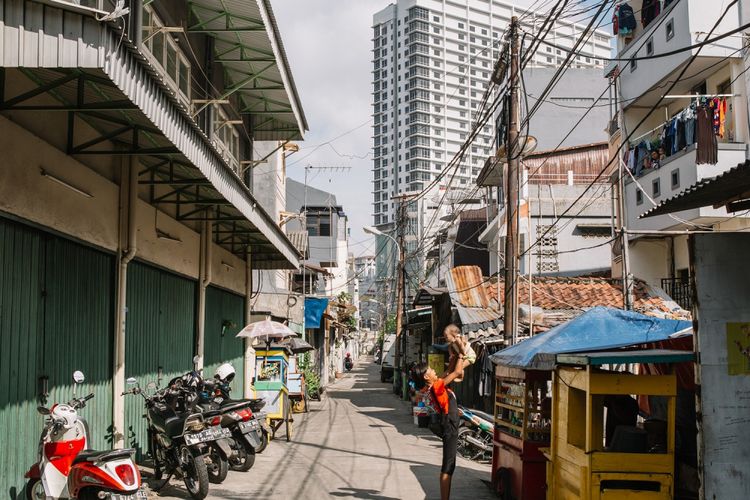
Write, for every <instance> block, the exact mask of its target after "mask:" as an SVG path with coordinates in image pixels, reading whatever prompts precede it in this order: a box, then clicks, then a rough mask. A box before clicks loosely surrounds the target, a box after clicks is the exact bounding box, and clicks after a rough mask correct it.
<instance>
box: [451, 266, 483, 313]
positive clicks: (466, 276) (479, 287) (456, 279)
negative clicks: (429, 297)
mask: <svg viewBox="0 0 750 500" xmlns="http://www.w3.org/2000/svg"><path fill="white" fill-rule="evenodd" d="M445 284H446V285H447V287H448V293H450V296H451V300H452V301H453V304H455V305H460V306H464V307H483V308H486V307H488V306H489V303H490V300H489V297H488V295H487V291H486V290H485V288H484V280H483V279H482V270H481V268H480V267H479V266H459V267H454V268H453V269H451V270H450V272H449V273H448V275H447V276H446V278H445Z"/></svg>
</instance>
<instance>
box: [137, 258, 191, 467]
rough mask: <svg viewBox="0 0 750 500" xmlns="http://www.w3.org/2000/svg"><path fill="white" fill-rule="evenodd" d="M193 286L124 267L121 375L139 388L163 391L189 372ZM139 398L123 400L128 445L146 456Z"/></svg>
mask: <svg viewBox="0 0 750 500" xmlns="http://www.w3.org/2000/svg"><path fill="white" fill-rule="evenodd" d="M195 286H196V285H195V282H194V281H191V280H189V279H186V278H183V277H180V276H177V275H175V274H172V273H169V272H167V271H163V270H160V269H157V268H155V267H151V266H148V265H146V264H143V263H140V262H132V263H131V264H130V265H129V266H128V283H127V288H128V290H127V303H128V310H127V315H126V318H125V376H126V377H135V378H136V379H138V383H139V384H140V386H141V387H142V388H144V389H145V388H146V385H147V384H148V383H149V382H155V383H156V384H157V385H158V386H159V387H160V388H161V387H164V386H165V385H166V383H167V382H169V380H170V379H171V378H173V377H176V376H178V375H181V374H183V373H185V372H186V371H188V370H190V369H191V368H192V358H193V350H194V349H193V345H194V342H195V297H196V288H195ZM143 413H144V405H143V399H142V398H140V397H134V396H128V397H127V398H126V400H125V433H126V436H125V439H126V446H129V447H132V448H135V449H136V450H137V451H138V457H139V459H140V458H141V457H143V455H144V454H145V453H146V451H147V449H148V446H147V442H146V423H145V420H144V419H143Z"/></svg>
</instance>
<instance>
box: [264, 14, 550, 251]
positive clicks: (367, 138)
mask: <svg viewBox="0 0 750 500" xmlns="http://www.w3.org/2000/svg"><path fill="white" fill-rule="evenodd" d="M271 3H272V7H273V10H274V13H275V15H276V18H277V21H278V24H279V29H280V31H281V38H282V40H283V43H284V47H285V49H286V52H287V56H288V58H289V62H290V65H291V69H292V74H293V75H294V79H295V82H296V85H297V89H298V91H299V94H300V99H301V101H302V107H303V109H304V111H305V115H306V116H307V120H308V123H309V125H310V131H309V132H308V133H307V135H306V137H305V141H303V142H300V144H299V145H300V152H299V153H296V154H295V155H293V156H291V157H290V158H289V164H290V167H289V169H288V175H289V176H290V177H292V178H294V179H297V180H300V181H302V180H303V179H304V170H303V167H304V165H307V164H310V165H313V166H332V167H336V166H346V167H351V171H350V172H348V173H346V172H333V173H329V172H317V173H313V174H311V175H310V178H311V179H312V180H311V182H310V185H312V186H315V187H317V188H320V189H324V190H326V191H330V192H332V193H334V194H335V195H336V197H337V199H338V201H339V203H340V204H341V205H342V206H343V207H344V210H345V211H346V212H347V214H348V215H349V221H350V227H351V228H352V238H351V240H352V242H358V241H363V240H366V239H369V238H368V237H367V236H366V235H365V234H364V233H363V232H362V230H361V228H362V227H363V226H367V225H371V224H372V215H371V213H372V193H371V191H372V172H371V168H372V162H371V161H370V159H369V158H370V156H369V153H370V152H371V151H372V138H371V134H372V129H371V126H369V125H367V126H364V127H361V128H359V129H358V130H356V131H354V132H352V133H350V134H348V135H346V136H345V137H342V138H340V139H337V140H336V141H335V142H333V144H332V145H333V148H335V150H336V151H338V152H339V153H340V154H341V155H342V156H340V155H339V154H337V153H336V152H335V151H334V150H333V149H332V148H331V147H330V146H323V147H320V148H318V149H317V150H315V151H314V152H312V153H311V151H312V149H314V147H315V146H317V145H319V144H320V143H322V142H325V141H328V140H330V139H333V138H334V137H337V136H339V135H341V134H342V133H344V132H347V131H349V130H351V129H353V128H355V127H357V126H358V125H361V124H362V123H363V122H365V121H367V120H368V119H370V117H371V113H372V107H371V97H372V96H371V90H372V87H371V77H372V75H371V73H370V72H371V70H372V62H371V58H372V54H371V49H372V42H371V36H372V16H373V14H374V13H376V12H378V11H379V10H382V9H383V8H385V7H386V6H388V5H389V4H390V3H392V2H391V1H389V0H356V1H355V0H305V1H301V0H272V2H271ZM532 3H534V2H533V0H521V1H518V2H516V4H517V5H530V4H532ZM544 3H546V2H544ZM346 155H353V156H355V157H348V156H346ZM365 155H367V156H366V158H357V157H363V156H365ZM300 158H304V159H303V160H302V161H300V160H299V159H300ZM295 162H297V163H295ZM368 249H369V251H370V252H371V251H372V249H371V247H368V245H367V244H362V245H355V246H353V247H352V248H351V251H352V252H353V253H354V254H355V255H359V254H362V253H366V251H367V250H368Z"/></svg>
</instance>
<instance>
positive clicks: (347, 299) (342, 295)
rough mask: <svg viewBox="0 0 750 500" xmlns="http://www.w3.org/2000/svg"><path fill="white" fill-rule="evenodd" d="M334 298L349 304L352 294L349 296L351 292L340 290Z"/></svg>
mask: <svg viewBox="0 0 750 500" xmlns="http://www.w3.org/2000/svg"><path fill="white" fill-rule="evenodd" d="M336 298H337V299H338V301H339V302H341V303H345V304H351V302H352V296H351V294H349V293H347V292H341V293H340V294H338V295H337V296H336Z"/></svg>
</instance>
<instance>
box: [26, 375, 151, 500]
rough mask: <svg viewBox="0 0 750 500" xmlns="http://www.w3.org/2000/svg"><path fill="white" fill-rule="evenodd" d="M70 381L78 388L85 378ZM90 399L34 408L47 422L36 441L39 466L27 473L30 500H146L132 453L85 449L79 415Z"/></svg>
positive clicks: (84, 432)
mask: <svg viewBox="0 0 750 500" xmlns="http://www.w3.org/2000/svg"><path fill="white" fill-rule="evenodd" d="M73 380H74V381H75V383H76V385H77V384H80V383H82V382H83V373H81V372H79V371H76V372H75V373H74V374H73ZM93 397H94V395H93V394H89V395H88V396H86V397H83V398H75V397H74V398H73V399H72V400H71V401H70V402H69V403H67V404H54V405H53V406H52V407H51V408H45V407H43V406H40V407H39V408H38V410H39V413H41V414H42V415H46V416H47V420H46V422H45V425H44V429H43V430H42V435H41V438H40V440H39V461H38V462H37V463H35V464H34V465H32V466H31V468H30V469H29V471H28V472H27V473H26V477H27V478H28V479H29V481H28V483H27V484H26V496H27V498H28V499H30V500H32V499H33V500H45V499H47V498H85V499H102V500H103V499H108V498H112V497H116V498H118V499H123V498H127V497H131V498H133V499H134V500H135V499H143V500H145V499H146V493H145V491H143V490H142V489H141V475H140V472H139V471H138V468H137V467H136V466H135V463H134V462H133V459H132V455H133V451H134V450H132V449H126V450H107V451H95V450H89V449H88V443H89V435H88V425H87V424H86V421H85V420H84V419H83V418H82V417H81V416H80V415H79V414H78V410H80V409H82V408H84V407H85V406H86V401H88V400H90V399H91V398H93Z"/></svg>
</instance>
